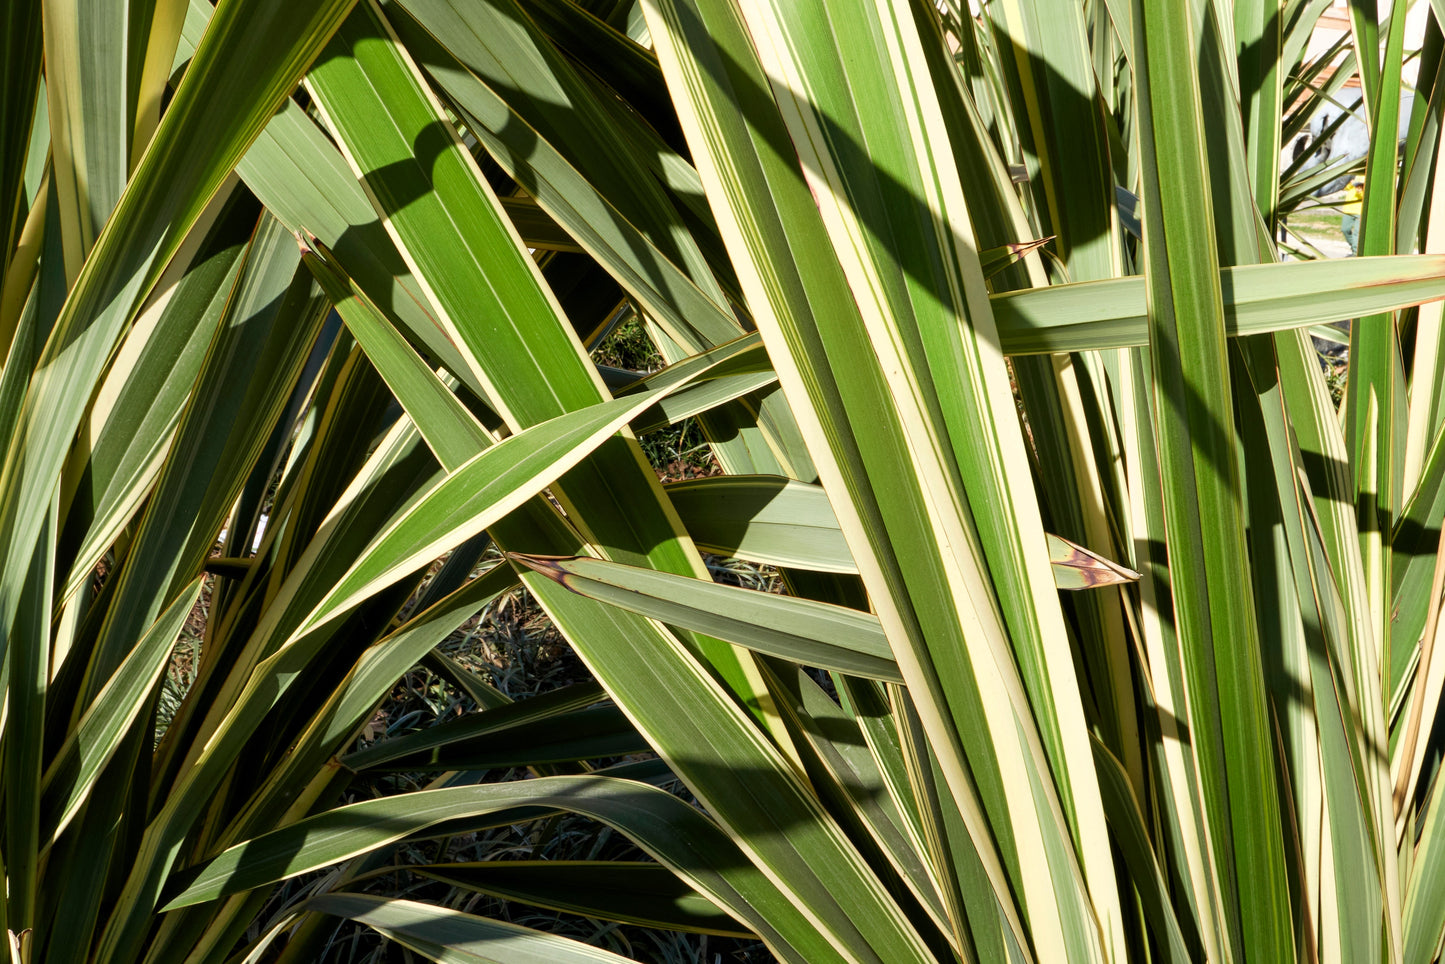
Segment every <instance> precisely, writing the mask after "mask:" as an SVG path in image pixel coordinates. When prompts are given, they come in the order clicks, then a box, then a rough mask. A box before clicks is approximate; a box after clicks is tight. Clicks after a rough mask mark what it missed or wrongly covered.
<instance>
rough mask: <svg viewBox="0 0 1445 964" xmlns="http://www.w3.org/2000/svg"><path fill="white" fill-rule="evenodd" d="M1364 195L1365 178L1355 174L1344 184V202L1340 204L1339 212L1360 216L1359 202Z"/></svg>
mask: <svg viewBox="0 0 1445 964" xmlns="http://www.w3.org/2000/svg"><path fill="white" fill-rule="evenodd" d="M1364 196H1365V179H1364V178H1363V177H1360V176H1358V175H1357V176H1355V177H1353V178H1351V179H1350V183H1348V184H1346V185H1345V203H1344V204H1342V205H1340V213H1341V214H1353V215H1354V216H1355V217H1359V216H1360V203H1361V201H1362V199H1363V198H1364Z"/></svg>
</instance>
